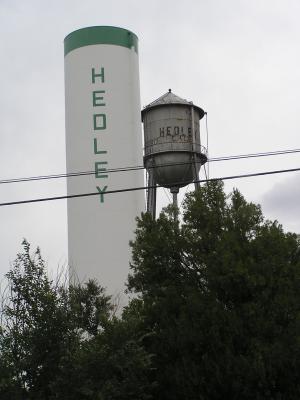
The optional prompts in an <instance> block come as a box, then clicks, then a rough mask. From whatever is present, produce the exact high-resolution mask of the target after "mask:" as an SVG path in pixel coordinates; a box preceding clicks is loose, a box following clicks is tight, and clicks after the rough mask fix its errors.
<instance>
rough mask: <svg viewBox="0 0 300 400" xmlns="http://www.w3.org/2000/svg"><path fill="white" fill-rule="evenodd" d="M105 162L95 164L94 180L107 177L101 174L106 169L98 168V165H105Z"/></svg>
mask: <svg viewBox="0 0 300 400" xmlns="http://www.w3.org/2000/svg"><path fill="white" fill-rule="evenodd" d="M106 164H107V161H97V162H95V177H96V178H108V175H103V174H102V172H104V171H107V169H106V168H100V165H106Z"/></svg>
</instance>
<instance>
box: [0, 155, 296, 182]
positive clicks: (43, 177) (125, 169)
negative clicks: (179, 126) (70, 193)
mask: <svg viewBox="0 0 300 400" xmlns="http://www.w3.org/2000/svg"><path fill="white" fill-rule="evenodd" d="M293 153H300V149H290V150H279V151H269V152H263V153H250V154H240V155H232V156H224V157H214V158H210V159H208V162H209V163H210V162H218V161H229V160H239V159H245V158H254V157H268V156H277V155H283V154H293ZM192 163H193V161H190V162H182V163H166V164H163V165H154V166H152V167H150V168H162V167H169V166H177V165H189V164H192ZM143 169H145V167H144V166H143V165H137V166H131V167H120V168H112V169H107V170H106V171H105V173H114V172H129V171H138V170H143ZM94 174H95V171H79V172H69V173H66V174H53V175H39V176H31V177H23V178H10V179H2V180H0V184H7V183H20V182H31V181H39V180H48V179H59V178H71V177H76V176H85V175H94Z"/></svg>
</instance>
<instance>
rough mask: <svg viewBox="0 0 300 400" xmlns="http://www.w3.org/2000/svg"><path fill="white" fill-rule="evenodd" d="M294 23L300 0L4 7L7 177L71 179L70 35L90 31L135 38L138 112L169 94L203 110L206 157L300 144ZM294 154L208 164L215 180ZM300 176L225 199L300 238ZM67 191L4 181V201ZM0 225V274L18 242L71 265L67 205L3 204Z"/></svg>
mask: <svg viewBox="0 0 300 400" xmlns="http://www.w3.org/2000/svg"><path fill="white" fill-rule="evenodd" d="M299 18H300V2H299V1H298V0H285V1H284V2H283V1H282V0H281V1H277V0H251V1H249V0H227V1H224V0H201V1H199V0H190V1H185V2H182V1H180V2H179V1H177V0H172V1H171V0H160V1H158V0H151V1H144V0H127V1H123V0H110V1H109V2H104V1H101V0H97V1H96V0H95V1H94V0H85V1H84V2H83V1H78V0H72V1H69V0H59V1H58V0H52V1H51V2H49V1H43V0H26V1H21V0H0V37H1V40H0V51H1V57H0V128H1V129H0V179H7V178H17V177H27V176H36V175H48V174H58V173H63V172H64V171H65V129H64V70H63V66H64V57H63V39H64V37H65V36H66V35H67V34H68V33H70V32H72V31H73V30H76V29H79V28H82V27H87V26H93V25H113V26H120V27H123V28H127V29H130V30H132V31H133V32H135V33H136V34H137V35H138V37H139V45H140V53H139V57H140V86H141V103H142V105H143V106H144V105H146V104H148V103H150V102H151V101H153V100H155V99H156V98H157V97H159V96H161V95H162V94H164V93H165V92H167V90H168V88H172V91H173V92H174V93H175V94H177V95H179V96H181V97H184V98H186V99H187V100H192V101H193V102H194V103H195V104H197V105H199V106H200V107H202V108H203V109H204V110H205V111H207V113H208V128H209V155H210V157H217V156H223V155H235V154H245V153H255V152H264V151H276V150H285V149H293V148H299V147H300V145H299V126H300V113H299V104H300V90H299V88H300V68H299V63H300V48H299V47H300V41H299V37H300V24H299ZM202 127H203V128H204V125H202ZM202 132H204V129H202ZM203 139H204V143H205V137H204V138H203ZM299 157H300V156H299V154H294V155H293V154H290V155H285V156H274V157H265V158H262V159H258V158H256V159H249V160H240V161H226V162H218V163H211V164H210V167H209V170H210V177H219V176H225V175H236V174H242V173H250V172H258V171H267V170H274V169H286V168H297V167H300V161H299ZM111 167H112V168H113V167H119V166H118V165H115V166H111ZM299 180H300V173H299V172H298V173H297V172H296V173H291V174H281V175H275V176H268V177H257V178H249V179H243V180H236V181H228V182H227V183H226V191H228V192H230V191H231V190H232V188H233V187H238V188H239V189H240V190H241V191H242V193H243V194H244V195H245V197H246V198H247V200H251V201H255V202H258V203H261V204H262V207H263V211H264V213H265V215H266V216H267V217H268V218H272V219H278V220H279V221H280V222H281V223H282V224H283V226H284V228H285V229H286V230H293V231H296V232H300V220H299V215H300V205H299V204H300V202H299V196H300V185H299ZM184 191H185V190H182V192H184ZM65 193H66V187H65V182H64V180H53V181H38V182H35V183H16V184H2V185H0V202H5V201H13V200H22V199H29V198H37V197H44V196H48V195H49V196H54V195H63V194H65ZM166 202H167V196H166V194H165V193H164V192H162V193H161V194H160V204H165V203H166ZM0 224H1V229H0V243H1V253H0V277H1V276H3V275H4V273H5V272H7V271H8V269H9V265H10V262H12V261H13V260H14V258H15V256H16V253H17V252H18V251H19V250H20V249H21V241H22V238H23V237H26V238H27V239H28V240H29V241H30V242H31V243H32V246H33V247H34V246H37V245H39V246H40V247H41V249H42V253H43V255H44V258H45V259H46V261H47V264H48V266H49V270H55V269H56V268H57V266H58V265H63V264H64V263H66V261H67V237H66V232H67V231H66V201H64V200H61V201H53V202H45V203H35V204H28V205H24V206H10V207H0Z"/></svg>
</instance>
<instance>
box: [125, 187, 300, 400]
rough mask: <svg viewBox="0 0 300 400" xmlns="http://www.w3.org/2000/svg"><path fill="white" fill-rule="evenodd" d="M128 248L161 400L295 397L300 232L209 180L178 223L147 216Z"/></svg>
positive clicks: (298, 388) (298, 386)
mask: <svg viewBox="0 0 300 400" xmlns="http://www.w3.org/2000/svg"><path fill="white" fill-rule="evenodd" d="M132 249H133V263H132V273H131V276H130V277H129V281H128V285H129V289H130V290H132V291H135V292H136V293H137V294H138V295H139V300H137V301H136V302H139V303H140V304H139V306H138V307H137V305H136V304H135V306H134V310H135V313H136V315H137V317H136V318H138V319H139V321H140V325H139V329H140V330H141V331H142V332H143V335H144V336H143V343H144V346H145V348H146V349H147V351H148V352H149V353H151V354H152V355H153V367H154V368H155V374H154V376H153V377H152V379H153V380H156V381H157V386H156V389H155V391H154V397H155V398H156V399H157V400H159V399H164V400H168V399H172V400H173V399H180V398H184V399H223V398H233V399H235V398H242V399H257V400H258V399H296V398H299V395H300V383H299V382H300V379H299V378H300V373H299V371H300V326H299V323H300V290H299V289H300V259H299V243H298V241H297V238H296V235H293V234H290V233H287V234H286V233H284V232H283V230H282V227H281V226H280V225H279V224H278V223H277V222H269V221H265V220H264V218H263V215H262V212H261V209H260V207H259V206H257V205H255V204H252V203H247V202H246V200H245V199H244V198H243V196H242V195H241V194H240V193H239V192H238V191H237V190H235V191H233V193H232V194H231V195H230V196H229V197H228V198H227V197H226V195H225V193H224V191H223V185H222V183H220V182H213V183H210V184H207V185H205V186H203V187H201V188H200V189H199V190H198V191H197V192H195V193H192V194H190V195H188V196H187V199H186V201H185V204H184V212H183V222H182V224H181V225H179V224H178V223H177V222H175V221H174V220H173V219H172V218H171V216H170V214H168V213H163V214H161V216H160V217H159V219H158V220H156V221H153V220H152V218H151V217H150V216H149V215H144V216H143V217H142V218H141V219H140V220H139V221H138V228H137V232H136V240H135V242H134V243H132ZM129 314H130V313H129ZM131 314H134V311H131Z"/></svg>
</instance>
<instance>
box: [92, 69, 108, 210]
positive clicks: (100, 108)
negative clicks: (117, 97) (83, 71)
mask: <svg viewBox="0 0 300 400" xmlns="http://www.w3.org/2000/svg"><path fill="white" fill-rule="evenodd" d="M91 79H92V84H93V85H95V86H93V89H95V90H93V92H92V102H93V147H94V155H95V156H96V158H95V164H94V170H95V179H97V180H98V179H99V180H101V181H104V183H103V182H101V183H100V181H99V183H98V182H97V184H98V185H96V188H97V190H98V192H99V199H100V203H104V193H105V192H106V191H107V187H108V186H107V184H106V179H108V174H107V161H106V159H105V158H106V154H107V150H105V149H104V148H103V146H102V137H103V136H102V135H103V134H106V133H107V132H106V130H107V118H106V113H105V111H106V108H105V107H106V104H105V99H104V97H105V90H104V89H103V88H104V83H105V71H104V67H100V68H99V67H97V68H92V71H91Z"/></svg>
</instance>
